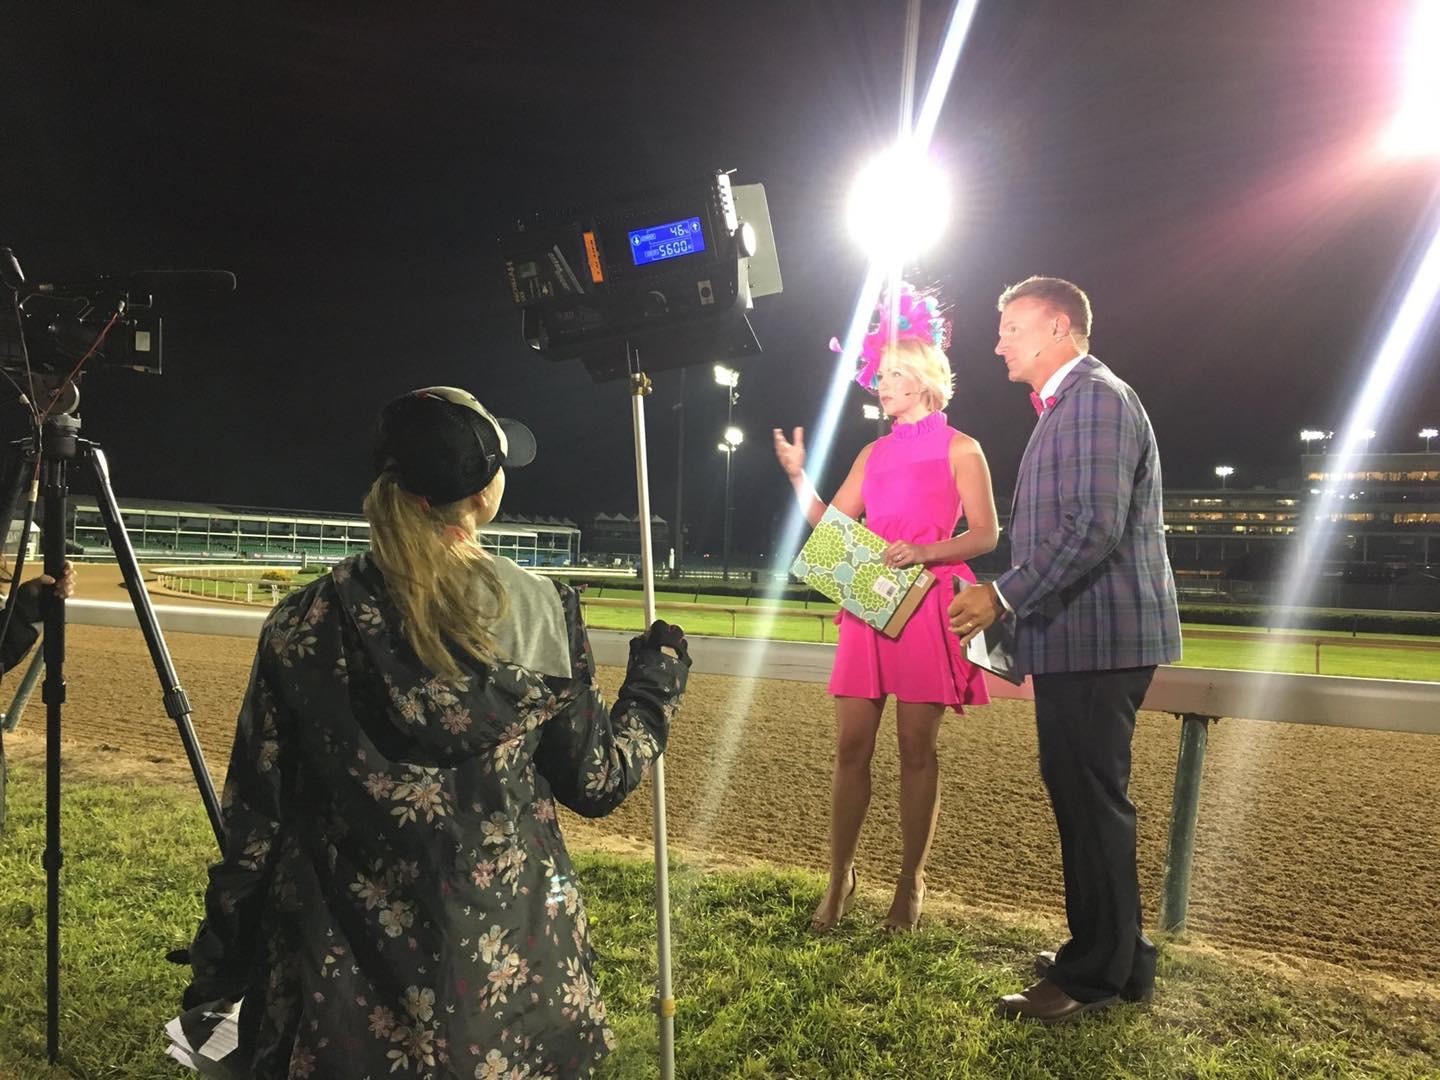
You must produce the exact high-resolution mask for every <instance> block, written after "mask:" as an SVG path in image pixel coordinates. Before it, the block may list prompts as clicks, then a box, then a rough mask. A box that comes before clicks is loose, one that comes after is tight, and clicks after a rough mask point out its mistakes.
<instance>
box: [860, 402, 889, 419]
mask: <svg viewBox="0 0 1440 1080" xmlns="http://www.w3.org/2000/svg"><path fill="white" fill-rule="evenodd" d="M860 411H861V412H862V413H864V414H865V419H866V420H879V419H880V418H881V417H882V416H884V415H885V414H884V413H882V412H881V411H880V406H879V405H870V404H866V405H862V406H860Z"/></svg>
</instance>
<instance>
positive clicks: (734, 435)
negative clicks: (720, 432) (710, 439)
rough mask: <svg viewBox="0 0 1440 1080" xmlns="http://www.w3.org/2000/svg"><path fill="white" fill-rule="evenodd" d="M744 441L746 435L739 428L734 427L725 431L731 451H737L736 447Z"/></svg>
mask: <svg viewBox="0 0 1440 1080" xmlns="http://www.w3.org/2000/svg"><path fill="white" fill-rule="evenodd" d="M744 441H745V433H744V432H743V431H741V430H740V429H739V428H738V427H733V426H732V427H727V428H726V429H725V442H726V445H728V446H729V447H730V449H732V450H733V449H735V447H737V446H739V445H740V444H741V443H742V442H744Z"/></svg>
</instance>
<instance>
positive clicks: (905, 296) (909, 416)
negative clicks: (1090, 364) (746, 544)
mask: <svg viewBox="0 0 1440 1080" xmlns="http://www.w3.org/2000/svg"><path fill="white" fill-rule="evenodd" d="M892 322H893V324H894V327H893V329H892V327H891V325H890V324H891V323H892ZM945 337H946V334H945V326H944V323H943V320H942V318H941V317H940V315H939V314H938V312H937V311H936V308H935V303H934V300H933V299H932V298H929V297H923V296H920V295H918V294H916V293H914V292H913V291H912V290H910V288H909V287H908V286H906V287H905V289H904V290H903V291H902V293H901V297H900V301H899V303H898V305H896V306H895V307H893V308H892V307H891V305H890V304H889V303H888V302H887V301H882V303H881V318H880V327H879V328H878V329H876V330H873V331H872V332H871V333H870V335H869V336H867V338H866V343H865V349H864V353H863V354H862V355H863V356H864V359H865V363H864V365H863V366H862V369H861V372H860V374H859V376H857V379H856V381H857V382H859V383H860V385H861V386H863V387H865V388H866V389H869V390H872V392H874V393H875V394H877V396H878V397H879V399H880V406H881V408H882V409H884V411H885V414H886V415H887V416H889V417H890V419H891V421H892V422H893V426H892V428H891V432H890V434H889V435H885V436H883V437H881V438H879V439H876V440H875V441H874V442H872V443H870V444H869V445H867V446H866V447H865V448H864V449H863V450H861V451H860V454H859V456H858V457H856V459H855V463H854V465H852V466H851V468H850V473H849V475H848V476H847V477H846V478H845V482H844V483H843V484H841V485H840V490H839V491H837V492H836V493H835V497H834V500H833V503H834V505H835V507H836V508H837V509H839V510H840V511H842V512H843V513H845V514H848V515H849V516H851V517H853V518H856V519H860V518H861V517H862V516H863V517H864V520H865V523H866V525H868V526H869V528H871V529H872V530H873V531H875V532H876V533H878V534H879V535H880V536H882V537H883V538H885V539H886V540H888V541H890V544H889V546H888V547H887V548H886V550H885V558H886V560H887V561H888V562H889V563H890V565H892V566H897V567H903V566H911V565H914V564H917V563H919V564H924V565H925V566H927V567H928V568H929V569H930V570H931V571H932V572H933V573H934V574H935V576H936V578H937V579H938V580H937V581H936V584H935V586H934V587H933V588H932V589H931V590H930V592H929V594H928V595H927V596H926V598H925V600H924V601H923V603H922V604H921V605H920V607H919V608H918V609H917V610H916V611H915V613H914V615H912V616H911V618H910V620H909V621H908V622H907V623H906V624H905V627H904V629H902V630H901V632H900V636H899V637H898V638H895V639H891V638H888V637H886V636H885V635H883V634H881V633H880V632H879V631H877V630H875V629H873V628H872V627H871V626H870V625H869V624H867V623H865V622H863V621H862V620H860V619H858V618H856V617H855V616H853V615H851V614H849V613H848V612H843V611H842V612H841V615H840V618H839V623H840V643H839V646H838V647H837V648H836V651H835V667H834V670H833V671H832V672H831V675H830V685H829V690H830V693H831V694H832V695H834V697H835V712H836V719H837V733H836V753H835V772H834V778H833V781H832V787H831V797H830V885H829V888H828V889H827V890H826V893H825V896H824V897H823V898H822V899H821V901H820V905H819V906H818V907H817V908H816V909H815V914H814V916H813V918H812V919H811V929H812V930H814V931H815V932H816V933H826V932H828V931H829V930H830V929H831V928H832V927H834V925H835V924H836V922H838V921H839V919H840V918H841V916H843V915H844V914H845V913H846V912H848V911H849V910H850V908H851V907H852V906H853V904H854V900H855V891H856V886H857V883H858V880H859V879H858V875H857V873H856V870H855V849H856V847H857V845H858V843H859V839H860V827H861V825H863V824H864V821H865V812H866V810H867V809H868V808H869V805H870V759H871V756H872V754H873V753H874V750H875V736H876V734H877V732H878V731H879V728H880V715H881V710H882V709H883V708H884V706H885V699H886V698H887V697H888V696H889V695H891V694H893V695H895V707H896V714H897V736H898V739H899V749H900V827H901V833H902V853H901V861H900V875H899V878H898V880H897V881H896V882H895V898H894V900H893V902H892V903H891V905H890V912H889V914H888V915H887V916H886V918H885V921H884V924H883V925H884V927H885V928H886V929H887V930H912V929H914V928H915V926H916V924H917V923H918V922H919V919H920V909H921V905H922V903H923V901H924V895H925V858H926V856H927V854H928V853H929V851H930V840H931V837H932V836H933V835H934V831H935V819H936V815H937V812H938V810H939V793H940V777H939V761H938V757H937V754H936V741H937V738H938V735H939V730H940V720H941V717H942V716H943V715H944V713H945V710H946V709H947V708H951V709H954V710H955V711H956V712H957V713H959V712H962V711H963V710H962V706H964V705H981V704H985V703H986V702H987V701H989V694H988V693H987V692H986V688H985V682H984V678H983V673H982V672H981V671H980V670H979V669H978V668H976V667H974V666H973V665H971V664H970V663H968V662H967V661H966V660H965V658H964V656H963V654H962V653H961V650H960V647H959V643H958V640H957V639H956V638H955V636H954V635H953V634H951V633H949V630H948V627H947V625H946V617H945V609H946V605H947V604H948V603H949V600H950V597H951V595H952V594H953V590H954V582H953V578H954V577H955V576H956V575H958V576H960V577H962V578H964V579H965V580H966V581H974V580H975V575H974V574H973V573H971V571H970V568H969V567H968V566H966V564H965V560H967V559H971V558H974V557H975V556H978V555H983V554H985V553H986V552H988V551H991V550H992V549H993V548H994V547H995V542H996V539H997V537H998V535H999V533H998V529H997V528H996V521H995V498H994V495H993V493H992V492H991V488H990V469H989V466H988V465H987V464H986V462H985V455H984V453H983V452H982V451H981V449H980V444H979V443H978V442H976V441H975V440H974V439H973V438H971V437H970V436H969V435H965V434H963V433H962V432H959V431H956V430H955V429H954V428H952V427H950V425H949V424H948V423H947V422H946V417H945V413H944V411H943V410H944V409H945V406H946V405H947V404H948V403H949V401H950V396H951V392H952V387H953V383H954V376H953V375H952V374H951V371H950V362H949V360H948V359H947V358H946V356H945V353H944V352H943V348H942V346H943V344H944V342H945ZM833 344H834V343H832V345H833ZM774 436H775V455H776V457H777V458H778V459H779V461H780V465H781V467H782V468H783V469H784V470H785V473H786V475H787V476H788V477H789V478H790V482H791V484H792V486H793V487H794V488H795V493H796V496H797V498H798V499H799V500H800V505H801V507H802V508H803V510H804V512H805V516H806V518H807V519H809V521H810V524H811V525H814V524H815V523H816V522H818V521H819V520H820V516H821V515H822V514H823V513H824V512H825V503H824V502H823V501H822V500H821V499H820V497H819V496H818V495H817V494H816V492H815V488H814V486H813V485H812V484H811V483H810V481H809V479H808V478H807V477H806V476H805V441H804V430H803V429H801V428H796V429H795V431H794V435H793V441H792V440H787V439H786V438H785V435H784V432H782V431H781V430H780V429H778V428H777V429H776V430H775V433H774ZM962 516H963V517H964V518H965V523H966V526H967V527H966V530H965V531H964V532H962V533H961V534H960V535H958V536H955V535H953V534H954V532H955V526H956V524H957V523H958V522H959V520H960V519H961V517H962Z"/></svg>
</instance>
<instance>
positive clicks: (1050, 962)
mask: <svg viewBox="0 0 1440 1080" xmlns="http://www.w3.org/2000/svg"><path fill="white" fill-rule="evenodd" d="M1054 966H1055V950H1054V949H1046V950H1045V951H1044V952H1039V953H1036V954H1035V977H1036V978H1037V979H1048V978H1049V977H1050V969H1051V968H1053V967H1054ZM1154 997H1155V987H1154V986H1147V987H1146V988H1145V989H1144V990H1136V989H1135V988H1134V987H1131V986H1126V987H1124V988H1122V989H1121V991H1120V1000H1121V1001H1128V1002H1131V1003H1132V1004H1133V1003H1136V1002H1139V1003H1140V1004H1149V1002H1150V1000H1151V999H1152V998H1154Z"/></svg>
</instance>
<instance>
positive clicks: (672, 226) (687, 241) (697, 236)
mask: <svg viewBox="0 0 1440 1080" xmlns="http://www.w3.org/2000/svg"><path fill="white" fill-rule="evenodd" d="M704 250H705V233H704V231H703V230H702V229H701V228H700V219H699V218H698V217H692V218H681V219H680V220H679V221H667V222H666V223H665V224H664V225H652V226H650V227H649V228H648V229H634V230H632V231H631V233H630V257H631V258H632V259H633V260H635V265H636V266H647V265H649V264H650V263H657V262H664V261H665V260H666V259H678V258H680V257H682V256H684V255H694V254H696V253H697V252H701V251H704Z"/></svg>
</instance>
